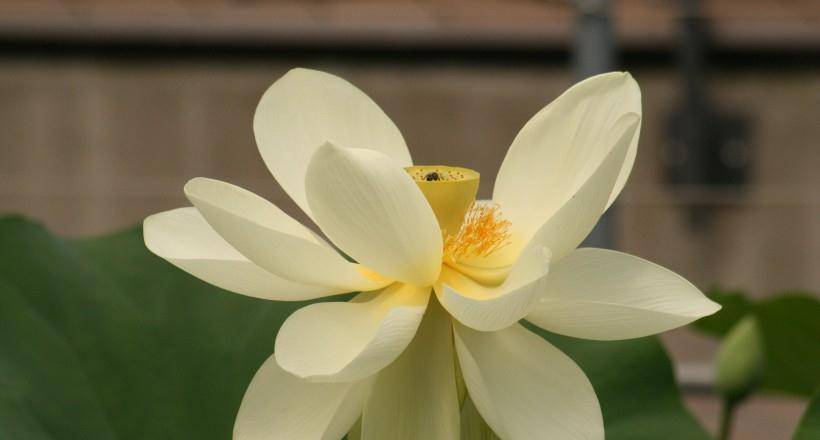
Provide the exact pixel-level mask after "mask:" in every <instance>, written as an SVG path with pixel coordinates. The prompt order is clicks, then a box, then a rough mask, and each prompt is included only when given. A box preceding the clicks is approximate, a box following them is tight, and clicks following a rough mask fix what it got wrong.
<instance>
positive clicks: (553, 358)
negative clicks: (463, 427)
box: [454, 324, 604, 440]
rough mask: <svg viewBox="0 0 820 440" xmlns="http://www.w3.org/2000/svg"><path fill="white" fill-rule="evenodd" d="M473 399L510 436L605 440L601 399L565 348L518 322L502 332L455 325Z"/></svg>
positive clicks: (519, 439) (498, 430)
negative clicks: (563, 351)
mask: <svg viewBox="0 0 820 440" xmlns="http://www.w3.org/2000/svg"><path fill="white" fill-rule="evenodd" d="M454 330H455V333H454V334H455V343H456V350H457V352H458V359H459V362H460V365H461V370H462V372H463V374H464V381H465V383H466V384H467V390H468V392H469V394H470V398H471V399H472V401H473V403H474V404H475V406H476V408H477V409H478V411H479V413H480V414H481V416H482V417H483V418H484V420H485V421H486V422H487V424H488V425H489V426H490V427H491V428H492V430H493V431H494V432H495V433H496V434H497V435H498V436H499V437H500V438H502V439H504V440H537V439H544V440H554V439H562V440H575V439H578V440H597V439H603V438H604V426H603V418H602V416H601V408H600V406H599V405H598V399H597V397H596V396H595V391H594V390H593V388H592V384H590V382H589V380H588V379H587V377H586V375H584V372H583V371H581V369H580V368H578V366H577V365H576V364H575V362H573V361H572V359H570V358H569V357H567V356H566V355H565V354H564V353H562V352H561V351H560V350H558V349H557V348H555V347H554V346H552V345H551V344H550V343H548V342H547V341H545V340H544V339H542V338H540V337H538V336H537V335H535V334H533V333H531V332H530V331H529V330H527V329H525V328H524V327H522V326H521V325H520V324H516V325H513V326H510V327H507V328H506V329H504V330H500V331H497V332H478V331H475V330H471V329H469V328H467V327H464V326H462V325H460V324H455V325H454Z"/></svg>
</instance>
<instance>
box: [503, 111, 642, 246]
mask: <svg viewBox="0 0 820 440" xmlns="http://www.w3.org/2000/svg"><path fill="white" fill-rule="evenodd" d="M638 122H639V120H638V119H637V116H636V115H632V114H629V115H626V116H624V117H623V118H622V119H620V120H619V122H618V123H617V124H616V127H617V128H616V129H613V131H614V132H619V133H620V136H619V137H618V141H617V142H616V143H615V147H614V148H613V149H612V150H610V151H609V152H608V154H607V155H606V157H605V158H604V160H603V161H602V162H600V164H599V166H598V167H597V168H596V169H595V170H594V171H593V173H592V174H591V175H590V176H589V178H588V179H586V180H585V181H584V183H583V184H582V185H581V186H580V187H579V188H578V191H576V192H575V194H574V195H573V196H572V197H571V198H570V199H569V200H567V202H566V203H564V205H563V206H561V207H560V208H559V209H558V210H557V211H555V212H554V213H553V214H552V215H551V216H550V217H549V218H548V219H547V220H546V221H545V222H544V223H543V224H541V225H540V227H539V228H537V229H536V230H535V232H534V234H533V235H532V236H531V237H529V238H527V237H526V235H524V232H523V231H524V230H523V229H521V228H517V227H516V224H515V223H513V228H515V229H514V232H513V234H514V235H513V237H512V244H511V245H510V247H511V248H516V247H523V248H525V246H530V247H531V246H538V247H546V248H547V249H549V250H550V251H551V252H552V260H553V261H559V260H560V259H561V258H563V257H564V256H565V255H567V254H568V253H569V252H571V251H572V250H574V249H575V248H577V247H578V245H580V244H581V242H582V241H583V240H584V239H585V238H586V236H587V235H588V234H589V233H590V231H592V229H593V228H594V227H595V224H596V223H598V219H599V218H600V217H601V215H602V214H603V213H604V210H605V209H606V205H607V200H608V197H609V194H610V193H611V191H612V186H613V185H614V184H615V181H616V179H617V178H618V173H619V171H620V169H621V164H622V163H623V160H624V157H625V156H626V154H627V152H628V150H629V146H630V141H631V139H632V138H633V134H634V132H635V130H637V127H638ZM502 208H503V206H502Z"/></svg>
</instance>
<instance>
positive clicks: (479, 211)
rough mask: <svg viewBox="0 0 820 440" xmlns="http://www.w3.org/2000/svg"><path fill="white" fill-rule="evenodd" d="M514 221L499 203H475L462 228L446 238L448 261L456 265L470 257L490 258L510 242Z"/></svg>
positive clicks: (445, 258)
mask: <svg viewBox="0 0 820 440" xmlns="http://www.w3.org/2000/svg"><path fill="white" fill-rule="evenodd" d="M510 224H511V223H510V221H509V220H505V219H503V218H502V217H501V210H500V208H499V207H498V205H496V204H477V203H475V202H473V204H472V205H470V208H469V209H468V210H467V214H466V215H465V216H464V222H463V223H462V224H461V228H460V229H459V230H458V232H457V233H455V234H448V235H447V236H446V237H445V238H444V260H445V261H447V262H448V263H452V264H455V263H456V262H458V261H459V260H463V259H465V258H467V257H486V256H488V255H490V254H492V253H493V252H495V251H496V250H498V249H499V248H501V247H504V246H506V245H507V244H509V243H510Z"/></svg>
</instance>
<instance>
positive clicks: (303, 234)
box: [185, 178, 390, 291]
mask: <svg viewBox="0 0 820 440" xmlns="http://www.w3.org/2000/svg"><path fill="white" fill-rule="evenodd" d="M185 194H186V195H187V196H188V199H189V200H190V201H191V203H193V204H194V205H195V206H196V207H197V209H199V211H200V212H201V213H202V215H203V216H204V217H205V219H206V220H207V221H208V223H210V224H211V226H213V228H214V229H215V230H216V231H217V232H219V234H220V235H221V236H222V237H223V238H225V240H227V241H228V243H230V244H231V245H233V246H234V247H235V248H236V249H237V250H239V251H240V252H241V253H242V254H243V255H245V256H246V257H248V259H250V260H251V261H253V262H254V263H256V264H258V265H259V266H261V267H263V268H265V269H266V270H268V271H269V272H272V273H275V274H277V275H279V276H281V277H284V278H287V279H290V280H294V281H297V282H303V283H309V284H318V285H324V286H330V287H335V288H341V289H343V290H345V291H354V290H358V291H362V290H374V289H379V288H381V287H384V286H386V285H387V284H389V283H390V281H389V280H387V279H385V278H383V277H379V276H376V275H375V274H372V275H368V271H366V270H364V269H363V268H362V267H361V266H360V265H358V264H355V263H351V262H349V261H347V260H345V259H344V257H342V256H341V255H339V253H338V252H336V251H335V250H334V249H333V248H331V247H330V246H329V245H328V244H326V243H325V242H324V241H322V240H321V239H320V238H318V237H317V236H316V235H315V234H313V233H312V232H311V231H310V230H309V229H308V228H306V227H304V226H302V225H301V224H299V222H297V221H296V220H294V219H293V218H291V217H290V216H288V215H287V214H285V213H284V212H283V211H282V210H280V209H279V208H277V207H276V206H275V205H274V204H272V203H270V202H268V201H267V200H265V199H263V198H262V197H259V196H257V195H256V194H254V193H252V192H250V191H248V190H245V189H243V188H240V187H238V186H236V185H231V184H229V183H225V182H220V181H218V180H213V179H205V178H196V179H192V180H191V181H189V182H188V183H187V184H186V185H185Z"/></svg>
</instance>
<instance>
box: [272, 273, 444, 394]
mask: <svg viewBox="0 0 820 440" xmlns="http://www.w3.org/2000/svg"><path fill="white" fill-rule="evenodd" d="M363 296H364V298H365V300H364V301H360V302H359V301H351V302H346V303H345V302H326V303H321V304H311V305H309V306H307V307H304V308H302V309H299V310H298V311H296V312H295V313H294V314H293V315H291V316H290V317H289V318H288V319H287V320H286V321H285V323H284V324H283V325H282V328H281V329H280V330H279V334H278V335H277V336H276V359H277V360H278V362H279V365H280V366H281V367H282V368H283V369H285V370H286V371H288V372H290V373H292V374H294V375H296V376H299V377H302V378H305V379H309V380H311V381H315V382H350V381H355V380H360V379H363V378H366V377H368V376H371V375H373V374H375V373H376V372H378V371H379V370H381V369H382V368H384V367H385V366H387V365H388V364H390V362H392V361H394V360H395V359H396V358H397V357H398V356H399V355H400V354H401V353H402V351H404V349H405V347H407V344H409V343H410V341H411V340H412V339H413V336H414V335H415V334H416V330H417V329H418V326H419V323H420V322H421V319H422V316H423V315H424V311H425V309H426V308H427V301H428V299H429V297H430V288H429V287H428V288H419V287H414V286H411V285H407V284H399V283H396V284H393V285H391V286H388V287H386V288H385V289H383V290H382V291H380V292H376V293H369V294H366V295H363Z"/></svg>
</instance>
